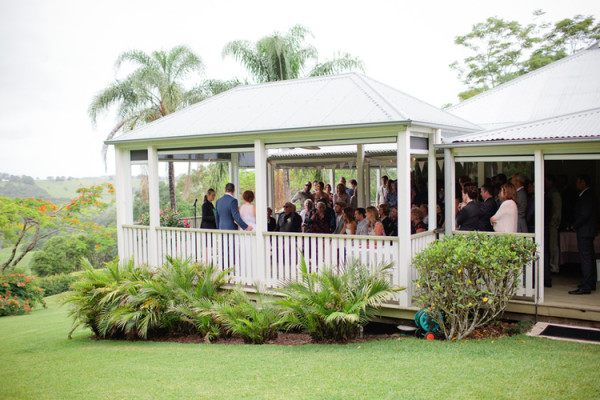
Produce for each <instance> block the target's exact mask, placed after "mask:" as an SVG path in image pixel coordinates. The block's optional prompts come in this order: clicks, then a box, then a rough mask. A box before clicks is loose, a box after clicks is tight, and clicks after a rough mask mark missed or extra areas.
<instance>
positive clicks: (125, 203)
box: [115, 146, 133, 263]
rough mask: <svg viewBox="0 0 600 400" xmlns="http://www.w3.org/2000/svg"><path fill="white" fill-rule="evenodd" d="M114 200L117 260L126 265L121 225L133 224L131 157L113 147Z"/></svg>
mask: <svg viewBox="0 0 600 400" xmlns="http://www.w3.org/2000/svg"><path fill="white" fill-rule="evenodd" d="M115 173H116V176H115V200H116V207H117V246H118V252H119V260H120V261H121V263H126V262H127V261H128V260H126V252H125V236H124V235H125V233H124V231H123V225H131V224H133V197H132V192H131V156H130V153H129V151H127V150H124V149H121V148H120V147H119V146H115Z"/></svg>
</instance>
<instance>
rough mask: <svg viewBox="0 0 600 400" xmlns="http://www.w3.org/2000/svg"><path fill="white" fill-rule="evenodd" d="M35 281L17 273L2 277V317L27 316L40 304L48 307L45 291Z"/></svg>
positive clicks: (0, 288) (0, 284) (0, 315)
mask: <svg viewBox="0 0 600 400" xmlns="http://www.w3.org/2000/svg"><path fill="white" fill-rule="evenodd" d="M34 280H35V278H34V277H32V276H26V275H24V274H17V273H15V274H11V275H4V276H0V317H3V316H6V315H11V316H12V315H20V314H25V313H26V312H29V311H31V310H32V309H33V308H34V307H35V306H36V304H38V303H39V304H42V305H43V306H44V307H46V302H45V301H44V299H43V297H44V295H43V291H42V289H40V288H38V287H37V285H36V284H35V283H34Z"/></svg>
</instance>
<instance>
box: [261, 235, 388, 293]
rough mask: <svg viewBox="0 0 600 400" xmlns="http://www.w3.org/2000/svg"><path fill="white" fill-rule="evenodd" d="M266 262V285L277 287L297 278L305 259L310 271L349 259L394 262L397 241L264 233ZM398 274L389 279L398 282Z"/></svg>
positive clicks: (366, 261)
mask: <svg viewBox="0 0 600 400" xmlns="http://www.w3.org/2000/svg"><path fill="white" fill-rule="evenodd" d="M264 236H265V259H266V271H265V272H266V274H265V275H266V279H267V282H266V284H267V286H269V287H278V286H280V285H281V282H282V281H286V280H295V279H297V277H298V265H299V264H300V261H301V258H302V257H304V261H305V263H306V267H307V269H308V271H309V272H318V271H319V269H321V268H323V266H325V265H328V266H339V265H343V264H345V263H347V262H349V261H350V260H353V259H355V260H359V261H360V262H361V263H363V264H365V265H367V266H371V267H375V266H377V265H379V264H382V263H394V264H396V263H397V259H398V238H396V237H385V236H356V235H352V236H350V235H330V234H301V233H284V232H267V233H265V234H264ZM398 276H399V275H398V272H397V270H396V269H394V271H393V276H392V280H393V282H394V283H396V284H397V283H398Z"/></svg>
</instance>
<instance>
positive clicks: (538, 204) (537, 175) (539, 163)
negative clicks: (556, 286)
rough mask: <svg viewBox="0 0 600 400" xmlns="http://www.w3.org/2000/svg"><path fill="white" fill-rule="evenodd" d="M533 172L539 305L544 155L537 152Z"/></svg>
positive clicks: (541, 293) (541, 273)
mask: <svg viewBox="0 0 600 400" xmlns="http://www.w3.org/2000/svg"><path fill="white" fill-rule="evenodd" d="M533 160H534V161H533V163H534V164H533V171H534V182H535V194H534V201H535V242H536V247H537V250H538V255H539V258H538V263H537V264H538V269H537V272H536V273H535V277H536V279H537V283H536V285H537V288H538V289H537V293H538V299H537V301H538V302H539V303H543V302H544V261H545V260H544V251H545V249H544V213H545V210H544V175H545V173H544V153H543V152H542V150H535V152H534V154H533Z"/></svg>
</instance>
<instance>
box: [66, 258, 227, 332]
mask: <svg viewBox="0 0 600 400" xmlns="http://www.w3.org/2000/svg"><path fill="white" fill-rule="evenodd" d="M228 272H229V271H227V270H226V271H216V270H215V269H214V268H213V267H212V266H205V265H201V264H192V263H191V262H190V261H189V260H184V261H182V260H178V259H173V258H170V257H168V258H167V262H166V263H165V264H164V265H163V266H162V267H161V268H159V269H158V270H157V271H152V270H151V269H149V268H148V267H147V266H137V267H136V266H134V265H133V261H130V262H129V263H128V264H127V265H125V266H124V267H123V268H119V265H118V262H113V263H109V264H107V267H106V268H105V269H102V270H94V269H93V268H92V266H91V265H90V264H89V262H87V261H86V262H84V272H83V273H82V277H81V279H80V280H78V281H76V282H75V283H74V284H73V285H72V292H71V293H70V294H69V295H68V296H67V297H66V298H65V300H64V301H65V303H69V304H71V306H72V308H71V312H70V314H71V316H72V317H73V319H74V327H73V330H72V331H71V332H73V331H74V330H75V329H76V328H77V327H78V326H81V325H85V326H88V327H89V328H90V329H92V331H93V332H94V334H95V335H96V336H98V337H108V338H112V337H123V336H124V337H127V338H134V337H139V338H143V339H146V338H147V337H148V336H150V335H155V334H162V333H167V332H168V333H189V332H193V331H198V332H199V333H201V334H202V335H205V336H206V335H209V337H210V335H214V334H218V332H219V331H218V327H215V326H213V324H211V323H212V319H211V317H210V316H205V315H204V314H203V313H204V312H205V311H206V310H207V309H210V306H212V302H211V301H212V300H213V299H215V298H217V296H218V291H219V288H220V287H221V286H222V285H223V284H224V283H225V282H226V280H225V277H226V275H227V273H228Z"/></svg>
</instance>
